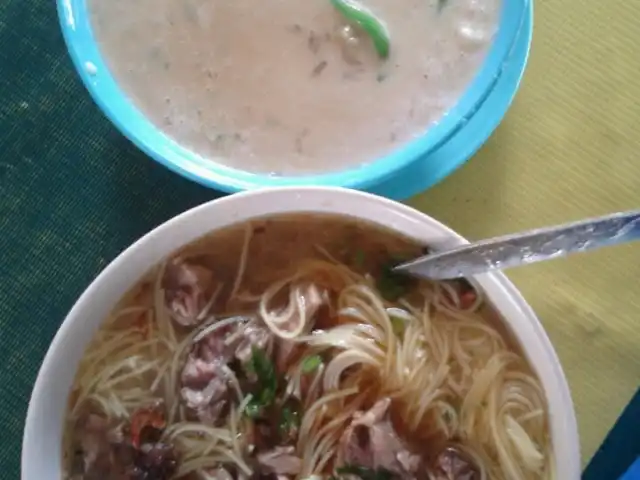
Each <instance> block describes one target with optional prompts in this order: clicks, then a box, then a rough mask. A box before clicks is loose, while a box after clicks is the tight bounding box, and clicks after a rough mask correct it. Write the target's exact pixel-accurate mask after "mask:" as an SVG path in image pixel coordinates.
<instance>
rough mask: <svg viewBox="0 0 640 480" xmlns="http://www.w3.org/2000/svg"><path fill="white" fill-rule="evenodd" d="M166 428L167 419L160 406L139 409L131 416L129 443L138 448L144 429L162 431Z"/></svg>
mask: <svg viewBox="0 0 640 480" xmlns="http://www.w3.org/2000/svg"><path fill="white" fill-rule="evenodd" d="M166 426H167V419H166V418H165V414H164V408H163V406H162V405H161V404H154V405H151V406H148V407H142V408H139V409H138V410H136V411H135V412H134V413H133V415H132V416H131V443H132V444H133V446H134V447H135V448H140V439H141V438H140V437H141V434H142V431H143V430H144V429H145V428H149V427H151V428H154V429H156V430H164V428H165V427H166Z"/></svg>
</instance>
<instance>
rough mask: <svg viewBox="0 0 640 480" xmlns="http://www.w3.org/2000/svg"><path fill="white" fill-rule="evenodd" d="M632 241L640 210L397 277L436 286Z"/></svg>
mask: <svg viewBox="0 0 640 480" xmlns="http://www.w3.org/2000/svg"><path fill="white" fill-rule="evenodd" d="M634 240H640V210H634V211H629V212H619V213H614V214H611V215H606V216H604V217H597V218H590V219H587V220H583V221H581V222H575V223H567V224H564V225H558V226H555V227H548V228H540V229H535V230H529V231H527V232H523V233H516V234H512V235H505V236H503V237H497V238H492V239H489V240H481V241H479V242H474V243H471V244H468V245H464V246H462V247H457V248H452V249H450V250H444V251H440V252H436V253H433V254H430V255H426V256H424V257H420V258H417V259H416V260H412V261H410V262H406V263H403V264H401V265H398V266H397V267H395V268H394V271H397V272H401V273H407V274H410V275H414V276H417V277H425V278H431V279H434V280H437V279H448V278H458V277H468V276H471V275H478V274H480V273H486V272H489V271H491V270H498V269H500V270H502V269H505V268H512V267H518V266H520V265H528V264H530V263H535V262H541V261H543V260H550V259H553V258H559V257H564V256H566V255H569V254H571V253H575V252H586V251H588V250H594V249H596V248H600V247H606V246H610V245H617V244H619V243H626V242H631V241H634Z"/></svg>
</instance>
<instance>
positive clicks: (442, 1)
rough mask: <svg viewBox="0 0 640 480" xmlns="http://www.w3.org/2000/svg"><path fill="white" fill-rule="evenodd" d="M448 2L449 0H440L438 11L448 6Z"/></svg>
mask: <svg viewBox="0 0 640 480" xmlns="http://www.w3.org/2000/svg"><path fill="white" fill-rule="evenodd" d="M448 2H449V0H438V13H440V12H441V11H442V9H443V8H444V7H446V6H447V3H448Z"/></svg>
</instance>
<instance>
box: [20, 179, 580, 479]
mask: <svg viewBox="0 0 640 480" xmlns="http://www.w3.org/2000/svg"><path fill="white" fill-rule="evenodd" d="M296 212H297V213H299V212H318V213H320V212H322V213H334V214H345V215H349V216H352V217H357V218H359V219H362V220H365V221H369V222H372V223H375V224H378V225H381V226H384V227H386V228H388V229H391V230H394V231H396V232H398V233H401V234H403V235H405V236H408V237H411V238H415V239H416V240H419V241H420V242H422V243H424V244H427V245H433V246H435V247H436V248H437V247H438V246H444V245H460V244H463V243H466V240H464V239H463V238H462V237H460V236H459V235H457V234H456V233H455V232H453V231H452V230H450V229H449V228H447V227H445V226H444V225H442V224H441V223H439V222H437V221H435V220H433V219H432V218H430V217H428V216H426V215H424V214H423V213H420V212H418V211H416V210H413V209H411V208H409V207H407V206H404V205H402V204H399V203H396V202H393V201H390V200H387V199H384V198H381V197H376V196H373V195H369V194H365V193H360V192H356V191H352V190H345V189H338V188H327V187H306V188H300V187H293V188H277V189H265V190H257V191H251V192H245V193H240V194H236V195H233V196H230V197H226V198H222V199H219V200H215V201H212V202H209V203H206V204H204V205H201V206H199V207H196V208H194V209H192V210H189V211H188V212H185V213H183V214H181V215H179V216H177V217H175V218H173V219H172V220H170V221H168V222H166V223H165V224H163V225H161V226H159V227H158V228H156V229H155V230H153V231H152V232H150V233H148V234H147V235H145V236H144V237H142V238H141V239H140V240H138V241H137V242H136V243H134V244H133V245H132V246H131V247H129V248H128V249H127V250H125V251H124V252H123V253H121V254H120V255H119V256H118V258H116V259H115V260H114V261H113V262H112V263H111V264H110V265H109V266H108V267H107V268H106V269H105V270H104V271H103V272H102V273H101V274H100V275H99V276H98V277H97V278H96V279H95V280H94V281H93V283H92V284H91V285H90V286H89V288H87V290H86V291H85V292H84V293H83V294H82V296H80V298H79V299H78V301H77V302H76V304H75V305H74V307H73V308H72V309H71V311H70V312H69V314H68V315H67V318H66V319H65V320H64V322H63V324H62V326H61V327H60V330H59V331H58V333H57V334H56V336H55V338H54V340H53V342H52V343H51V346H50V347H49V351H48V352H47V355H46V357H45V359H44V362H43V364H42V367H41V368H40V372H39V374H38V378H37V380H36V383H35V386H34V389H33V393H32V395H31V400H30V402H29V410H28V412H27V420H26V425H25V430H24V438H23V444H22V479H23V480H59V479H60V475H61V473H60V472H61V459H62V451H61V444H62V426H63V417H64V414H65V407H66V404H67V396H68V394H69V390H70V389H71V384H72V382H73V378H74V375H75V372H76V368H77V366H78V363H79V362H80V359H81V357H82V355H83V353H84V350H85V347H86V346H87V344H88V343H89V341H90V340H91V338H92V336H93V335H94V333H95V332H96V330H97V329H98V327H99V326H100V323H101V322H102V320H103V319H104V318H105V317H106V316H107V315H108V313H109V312H110V310H111V309H112V307H113V306H114V305H115V303H116V302H117V301H118V300H119V299H120V297H121V296H122V295H123V294H124V293H125V292H126V291H127V290H128V289H129V288H130V287H131V286H133V284H134V283H135V282H136V281H137V280H138V279H139V278H140V276H141V275H142V274H143V273H144V272H146V271H147V270H148V269H150V268H151V267H152V266H153V265H155V264H156V263H158V262H159V261H161V260H162V259H163V258H164V257H166V256H167V255H169V254H170V253H172V252H173V251H174V250H176V249H178V248H179V247H182V246H183V245H185V244H187V243H189V242H191V241H193V240H195V239H197V238H199V237H201V236H202V235H204V234H205V233H208V232H210V231H212V230H216V229H220V228H223V227H226V226H228V225H231V224H234V223H237V222H242V221H245V220H249V219H252V218H256V217H263V216H266V215H273V214H283V213H296ZM477 281H478V283H479V284H480V286H481V287H482V288H483V289H484V291H485V292H486V295H487V296H488V298H489V299H490V301H491V302H492V303H493V304H494V305H495V307H496V308H497V309H498V310H499V311H500V313H501V314H502V316H503V317H504V319H505V321H506V323H507V324H508V326H509V327H510V329H511V330H512V331H513V333H514V334H515V335H516V337H517V339H518V340H519V342H520V343H521V345H522V347H523V349H524V352H525V354H526V356H527V357H528V359H529V361H530V363H531V364H532V365H533V367H534V369H535V371H536V373H537V375H538V376H539V377H540V379H541V381H542V385H543V388H544V391H545V394H546V398H547V402H548V405H549V412H550V426H551V437H552V443H553V450H554V455H555V458H556V459H558V461H557V462H556V466H555V468H556V472H555V478H558V479H562V480H573V479H579V478H580V455H579V443H578V432H577V426H576V419H575V414H574V410H573V404H572V401H571V396H570V393H569V388H568V386H567V381H566V379H565V376H564V373H563V371H562V368H561V366H560V362H559V360H558V357H557V356H556V353H555V351H554V350H553V347H552V346H551V343H550V341H549V338H548V337H547V335H546V333H545V331H544V329H543V328H542V325H541V324H540V322H539V321H538V319H537V318H536V316H535V314H534V313H533V311H532V310H531V308H530V307H529V305H527V303H526V302H525V300H524V299H523V298H522V296H521V295H520V294H519V293H518V291H517V290H516V288H515V287H514V286H513V284H512V283H511V282H510V281H509V280H507V278H506V277H505V276H504V275H502V274H499V273H498V274H488V275H481V276H478V277H477Z"/></svg>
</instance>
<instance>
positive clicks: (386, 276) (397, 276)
mask: <svg viewBox="0 0 640 480" xmlns="http://www.w3.org/2000/svg"><path fill="white" fill-rule="evenodd" d="M400 263H402V260H401V259H396V258H392V259H391V261H389V263H387V264H386V265H384V266H383V267H382V271H381V272H380V276H379V277H378V279H377V281H376V287H377V288H378V291H379V292H380V294H381V295H382V296H383V297H384V299H385V300H387V301H389V302H395V301H396V300H398V298H400V297H402V296H403V295H406V294H407V292H408V291H409V290H410V289H411V287H413V286H414V285H415V283H416V280H415V279H414V278H411V277H409V276H407V275H403V274H401V273H396V272H394V271H393V267H395V266H396V265H398V264H400Z"/></svg>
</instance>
